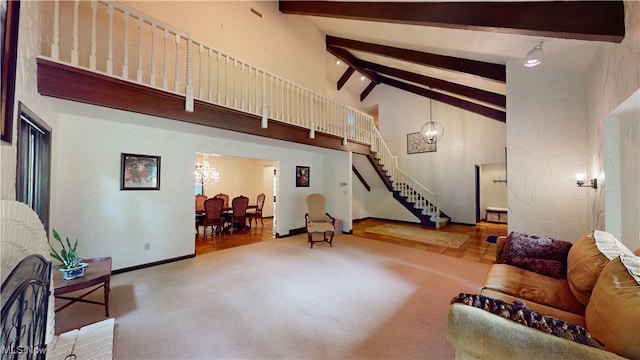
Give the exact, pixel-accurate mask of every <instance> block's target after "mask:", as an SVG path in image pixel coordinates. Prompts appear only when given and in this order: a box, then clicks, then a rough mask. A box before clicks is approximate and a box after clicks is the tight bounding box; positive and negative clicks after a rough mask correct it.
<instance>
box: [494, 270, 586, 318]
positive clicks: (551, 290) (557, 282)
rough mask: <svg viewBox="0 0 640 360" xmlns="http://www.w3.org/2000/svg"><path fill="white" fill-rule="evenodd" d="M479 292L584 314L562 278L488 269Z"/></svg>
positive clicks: (519, 271) (525, 271)
mask: <svg viewBox="0 0 640 360" xmlns="http://www.w3.org/2000/svg"><path fill="white" fill-rule="evenodd" d="M483 289H488V290H493V291H498V292H502V293H505V294H509V295H511V296H515V297H517V298H520V299H523V300H525V301H527V302H528V301H532V302H536V303H538V304H543V305H546V306H550V307H554V308H557V309H560V310H564V311H568V312H572V313H574V314H578V315H584V306H583V305H582V304H580V303H579V302H578V301H576V298H575V297H574V296H573V294H572V293H571V290H570V289H569V285H568V284H567V281H566V280H565V279H555V278H552V277H549V276H545V275H541V274H538V273H535V272H532V271H528V270H525V269H521V268H518V267H515V266H511V265H507V264H494V265H493V266H491V268H490V269H489V272H488V273H487V276H486V277H485V279H484V285H483Z"/></svg>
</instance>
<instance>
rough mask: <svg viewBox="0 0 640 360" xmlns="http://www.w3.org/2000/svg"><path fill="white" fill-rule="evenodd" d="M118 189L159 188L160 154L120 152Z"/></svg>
mask: <svg viewBox="0 0 640 360" xmlns="http://www.w3.org/2000/svg"><path fill="white" fill-rule="evenodd" d="M121 164H122V165H121V166H122V168H121V171H120V190H160V156H152V155H138V154H125V153H123V154H122V159H121Z"/></svg>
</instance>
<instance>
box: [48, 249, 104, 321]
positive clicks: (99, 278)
mask: <svg viewBox="0 0 640 360" xmlns="http://www.w3.org/2000/svg"><path fill="white" fill-rule="evenodd" d="M84 262H86V263H87V264H89V266H87V269H86V270H85V274H84V276H83V277H81V278H77V279H73V280H68V281H65V280H62V273H61V272H60V271H57V270H56V271H54V272H53V285H54V291H53V294H54V296H55V297H56V298H57V299H63V300H69V302H67V303H66V304H64V305H62V306H60V307H59V308H57V309H56V312H58V311H60V310H62V309H65V308H66V307H67V306H69V305H71V304H73V303H75V302H84V303H89V304H96V305H104V311H105V314H106V316H107V317H109V283H110V282H111V257H102V258H93V259H85V260H84ZM100 288H104V302H98V301H93V300H87V299H85V297H86V296H87V295H89V294H91V293H93V292H94V291H96V290H98V289H100ZM85 289H89V290H88V291H87V292H85V293H83V294H82V295H80V296H77V297H74V296H63V295H64V294H68V293H71V292H74V291H79V290H85Z"/></svg>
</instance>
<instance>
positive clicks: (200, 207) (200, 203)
mask: <svg viewBox="0 0 640 360" xmlns="http://www.w3.org/2000/svg"><path fill="white" fill-rule="evenodd" d="M205 200H207V196H206V195H201V194H198V195H196V218H195V221H196V234H198V235H200V226H204V216H202V214H203V213H204V201H205Z"/></svg>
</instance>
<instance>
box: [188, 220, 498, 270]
mask: <svg viewBox="0 0 640 360" xmlns="http://www.w3.org/2000/svg"><path fill="white" fill-rule="evenodd" d="M389 222H391V221H383V220H377V219H366V220H359V221H356V222H354V223H353V234H354V235H357V236H360V237H365V238H369V239H372V240H378V241H386V242H390V243H394V244H398V245H402V246H407V247H411V248H415V249H421V250H425V251H431V252H435V253H439V254H444V255H448V256H454V257H458V258H463V259H465V260H469V261H476V262H481V263H487V264H492V263H494V262H495V254H496V245H495V244H492V243H489V242H487V241H486V239H487V237H488V236H490V235H507V225H506V224H494V223H487V222H482V223H479V224H477V225H475V226H470V225H455V224H453V225H452V224H449V225H446V226H444V227H443V228H441V229H440V230H439V231H446V232H453V233H459V234H466V235H468V236H469V240H467V241H466V242H465V243H464V244H462V245H461V246H460V247H458V248H448V247H445V246H438V245H431V244H425V243H421V242H416V241H410V240H403V239H399V238H394V237H391V236H385V235H378V234H373V233H369V232H366V230H367V229H368V228H370V227H374V226H378V225H380V224H384V223H389ZM402 224H404V225H410V226H415V227H418V228H420V227H422V226H421V225H419V224H408V223H402ZM274 238H275V229H274V228H273V219H270V218H269V219H267V218H265V219H264V227H262V226H261V225H260V224H258V225H257V226H255V225H254V226H252V227H251V228H250V229H248V230H244V231H235V232H234V233H233V234H228V233H225V234H223V235H222V236H220V235H218V236H212V235H211V234H210V233H207V235H206V236H203V229H202V227H200V235H199V236H196V239H195V245H196V255H200V254H204V253H208V252H211V251H217V250H223V249H227V248H231V247H235V246H241V245H246V244H252V243H255V242H260V241H268V240H272V239H274Z"/></svg>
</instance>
